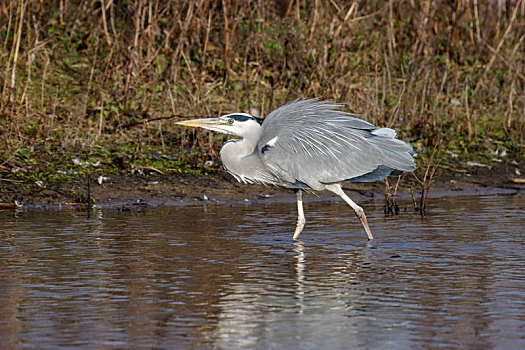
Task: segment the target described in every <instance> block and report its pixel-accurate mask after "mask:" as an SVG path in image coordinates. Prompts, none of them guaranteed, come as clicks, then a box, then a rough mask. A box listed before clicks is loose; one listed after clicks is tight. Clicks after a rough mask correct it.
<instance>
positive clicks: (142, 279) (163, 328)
mask: <svg viewBox="0 0 525 350" xmlns="http://www.w3.org/2000/svg"><path fill="white" fill-rule="evenodd" d="M361 204H362V205H363V207H364V209H365V211H366V212H367V215H368V221H369V223H370V226H371V228H372V231H373V232H374V235H375V236H376V240H374V241H372V242H367V241H366V236H365V234H364V232H363V231H362V228H361V227H360V225H359V223H358V221H357V219H356V218H355V216H354V215H353V213H352V212H351V209H350V208H349V207H347V206H346V205H345V204H344V203H342V202H333V203H326V202H317V203H310V204H309V203H308V198H306V204H305V211H306V217H307V224H306V228H305V230H304V232H303V234H302V235H301V241H298V242H293V241H292V240H291V235H292V231H293V229H294V225H295V220H296V213H295V205H294V204H272V205H246V206H227V205H202V206H189V207H166V208H157V209H148V210H144V211H141V212H136V211H134V212H118V211H116V210H105V211H100V210H99V211H92V212H89V213H88V212H85V211H58V212H53V211H51V212H45V211H33V212H12V211H4V212H0V268H1V269H0V341H1V345H2V346H0V347H1V348H6V349H7V348H19V347H24V348H26V347H27V348H38V349H51V348H56V347H59V346H67V347H69V346H71V347H74V346H76V347H84V348H130V347H135V348H137V347H138V348H159V349H162V348H164V349H172V348H218V349H232V348H247V349H268V348H273V349H284V348H286V349H296V348H304V349H308V348H326V349H328V348H330V349H343V348H344V349H372V348H378V349H379V348H381V349H409V348H416V349H419V348H447V349H448V348H458V349H471V348H483V349H490V348H500V349H516V348H522V349H523V348H525V229H524V224H525V199H524V198H523V196H520V195H514V196H492V197H454V198H449V199H433V200H432V201H431V203H430V204H431V205H430V208H429V215H428V216H427V217H426V218H424V219H421V218H420V217H419V216H417V215H415V214H413V213H410V212H404V213H401V214H400V215H398V216H396V217H385V216H384V215H383V213H382V207H381V205H382V203H381V202H379V201H377V202H367V203H361ZM407 204H408V203H407ZM88 214H89V215H88Z"/></svg>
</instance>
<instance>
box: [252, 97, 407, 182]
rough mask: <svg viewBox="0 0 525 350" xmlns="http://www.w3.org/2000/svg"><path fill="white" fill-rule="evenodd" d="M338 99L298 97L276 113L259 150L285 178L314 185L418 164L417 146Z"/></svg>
mask: <svg viewBox="0 0 525 350" xmlns="http://www.w3.org/2000/svg"><path fill="white" fill-rule="evenodd" d="M337 107H338V105H334V104H330V103H328V102H322V101H321V102H319V101H316V100H296V101H294V102H291V103H289V104H287V105H284V106H282V107H280V108H278V109H276V110H275V111H273V112H272V113H270V114H269V115H268V116H267V117H266V118H265V120H264V122H263V124H262V134H261V138H260V140H259V142H258V144H257V151H258V152H259V154H260V157H261V159H262V161H263V162H264V164H266V166H268V168H269V169H270V170H271V171H272V173H274V174H275V175H276V176H278V177H279V178H281V179H282V180H283V181H286V182H289V183H292V184H293V183H297V182H301V183H304V184H307V185H308V186H309V187H311V188H313V189H322V188H323V187H324V184H327V183H334V182H340V181H352V179H353V180H354V181H376V180H379V179H383V178H384V177H386V176H387V175H389V174H390V173H391V172H393V171H394V172H395V171H397V172H405V171H411V170H414V169H415V166H414V160H413V158H412V156H411V155H410V152H411V151H412V146H410V145H409V144H407V143H405V142H403V141H400V140H397V139H395V132H394V130H392V129H387V128H381V129H378V128H377V127H375V126H374V125H373V124H370V123H368V122H366V121H363V120H361V119H357V118H354V117H351V116H350V114H348V113H344V112H341V111H339V110H337Z"/></svg>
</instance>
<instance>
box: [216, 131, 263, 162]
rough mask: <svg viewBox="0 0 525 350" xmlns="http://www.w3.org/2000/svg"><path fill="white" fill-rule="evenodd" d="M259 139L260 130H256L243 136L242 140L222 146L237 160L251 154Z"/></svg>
mask: <svg viewBox="0 0 525 350" xmlns="http://www.w3.org/2000/svg"><path fill="white" fill-rule="evenodd" d="M260 137H261V130H260V128H257V129H254V130H251V131H250V132H249V133H248V134H246V135H244V136H243V138H242V139H239V140H236V141H235V142H228V143H227V144H226V145H224V148H228V152H232V154H234V155H235V156H236V157H238V158H242V157H246V156H248V155H250V154H252V153H253V151H254V150H255V147H257V141H259V138H260ZM221 153H222V152H221Z"/></svg>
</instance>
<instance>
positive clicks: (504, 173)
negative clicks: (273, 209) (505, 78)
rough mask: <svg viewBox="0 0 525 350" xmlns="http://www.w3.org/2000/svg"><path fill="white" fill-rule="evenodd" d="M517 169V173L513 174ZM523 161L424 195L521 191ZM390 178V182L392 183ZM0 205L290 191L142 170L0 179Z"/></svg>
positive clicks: (408, 183)
mask: <svg viewBox="0 0 525 350" xmlns="http://www.w3.org/2000/svg"><path fill="white" fill-rule="evenodd" d="M516 169H518V172H516ZM517 173H518V174H519V173H521V174H523V173H525V169H523V165H522V164H519V165H513V164H499V165H498V166H496V167H493V168H492V169H488V168H484V167H477V166H473V167H472V168H471V169H469V171H468V172H467V171H461V172H460V171H453V170H451V169H445V170H444V171H443V172H441V173H440V174H439V175H438V176H437V177H435V178H434V179H433V183H432V185H431V188H430V195H429V198H436V197H442V196H458V195H493V194H512V193H521V192H523V190H524V189H525V184H524V183H523V180H521V178H523V176H519V175H517ZM392 181H394V179H392V180H391V182H392ZM0 185H1V186H2V188H1V193H0V201H1V204H0V207H1V208H14V207H17V206H20V207H24V208H28V209H36V208H64V207H75V206H83V205H86V204H87V203H91V204H93V205H96V206H98V207H103V208H137V207H145V206H159V205H188V204H198V203H204V202H208V203H217V204H221V203H222V204H231V203H264V202H275V201H278V202H294V201H295V196H294V195H293V193H292V192H291V191H289V190H284V189H280V188H277V187H274V186H262V185H245V184H242V183H238V182H237V181H236V180H235V179H234V178H233V177H231V176H230V175H229V174H227V173H226V172H224V171H218V172H216V173H214V174H211V175H189V174H159V173H157V172H155V171H144V172H143V173H142V174H134V175H123V174H114V175H107V176H105V177H104V178H99V177H96V176H95V177H90V178H89V181H88V178H84V179H77V180H72V181H68V182H61V183H55V184H42V183H29V182H20V181H15V180H10V179H5V178H3V179H1V183H0ZM345 189H346V190H347V191H348V193H349V194H350V196H351V197H352V198H354V199H355V200H356V201H359V200H363V199H366V198H384V190H385V185H384V183H382V182H379V183H372V184H347V185H345ZM411 190H412V191H413V192H414V195H415V197H416V198H419V196H420V193H421V185H420V184H419V183H418V182H417V181H416V180H415V178H414V177H413V176H411V175H407V176H406V177H405V178H404V179H403V181H402V182H401V184H400V187H399V189H398V196H399V197H400V198H407V197H410V194H409V193H410V191H411ZM332 199H335V197H334V196H333V195H332V194H331V193H329V192H326V191H324V192H320V193H318V192H315V193H310V194H306V196H305V201H318V200H332Z"/></svg>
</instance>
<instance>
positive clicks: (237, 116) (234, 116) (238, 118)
mask: <svg viewBox="0 0 525 350" xmlns="http://www.w3.org/2000/svg"><path fill="white" fill-rule="evenodd" d="M228 118H231V119H233V120H236V121H238V122H245V121H247V120H250V119H251V120H255V121H256V122H257V123H259V124H262V122H263V119H261V118H257V117H253V116H247V115H244V114H230V115H229V116H228Z"/></svg>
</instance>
